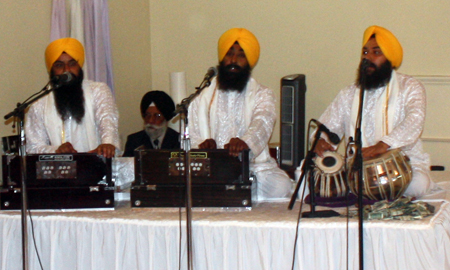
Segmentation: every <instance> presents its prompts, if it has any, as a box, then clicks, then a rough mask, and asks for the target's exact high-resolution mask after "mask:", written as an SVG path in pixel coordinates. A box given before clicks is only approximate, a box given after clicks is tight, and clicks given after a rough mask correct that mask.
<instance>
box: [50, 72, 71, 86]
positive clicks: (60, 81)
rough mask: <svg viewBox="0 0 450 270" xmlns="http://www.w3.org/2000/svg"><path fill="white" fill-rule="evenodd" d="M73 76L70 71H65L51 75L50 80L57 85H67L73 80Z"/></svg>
mask: <svg viewBox="0 0 450 270" xmlns="http://www.w3.org/2000/svg"><path fill="white" fill-rule="evenodd" d="M74 79H75V77H74V76H73V75H72V73H70V72H68V71H66V72H64V73H63V74H61V75H56V76H53V77H52V79H51V82H52V83H53V84H55V85H57V86H61V85H68V84H71V83H72V82H73V81H74Z"/></svg>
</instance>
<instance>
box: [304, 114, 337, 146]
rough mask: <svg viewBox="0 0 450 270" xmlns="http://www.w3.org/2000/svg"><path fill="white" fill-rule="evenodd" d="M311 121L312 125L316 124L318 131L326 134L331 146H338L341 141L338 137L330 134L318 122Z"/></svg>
mask: <svg viewBox="0 0 450 270" xmlns="http://www.w3.org/2000/svg"><path fill="white" fill-rule="evenodd" d="M311 121H313V122H314V123H316V125H317V128H318V131H317V132H319V131H323V132H325V133H326V134H327V136H328V139H329V140H330V142H332V143H333V144H338V143H339V142H340V141H341V139H340V138H339V136H338V135H337V134H336V133H333V132H331V131H330V130H329V129H328V128H327V127H326V126H325V125H324V124H322V123H320V122H319V121H318V120H316V119H311Z"/></svg>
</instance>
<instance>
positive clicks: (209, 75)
mask: <svg viewBox="0 0 450 270" xmlns="http://www.w3.org/2000/svg"><path fill="white" fill-rule="evenodd" d="M216 75H217V68H216V67H210V68H208V71H207V72H206V74H205V78H204V79H203V80H204V81H210V80H211V79H212V78H213V77H214V76H216Z"/></svg>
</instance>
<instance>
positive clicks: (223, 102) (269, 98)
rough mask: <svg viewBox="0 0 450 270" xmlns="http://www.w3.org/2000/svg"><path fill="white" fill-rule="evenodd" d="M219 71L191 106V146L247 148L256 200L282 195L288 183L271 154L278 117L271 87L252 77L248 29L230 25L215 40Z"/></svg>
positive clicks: (255, 54) (253, 44)
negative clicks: (274, 128)
mask: <svg viewBox="0 0 450 270" xmlns="http://www.w3.org/2000/svg"><path fill="white" fill-rule="evenodd" d="M218 47H219V48H218V51H219V62H220V64H219V68H218V70H219V73H218V76H217V77H216V78H214V79H213V80H212V81H211V85H210V86H209V87H208V88H205V89H204V90H203V91H202V92H201V93H200V95H199V96H198V97H197V98H195V99H194V101H193V102H192V104H191V105H190V106H189V114H188V118H189V121H188V124H189V132H190V136H191V145H192V148H200V149H215V148H224V149H228V150H229V152H230V154H231V155H233V156H237V155H238V154H239V153H240V152H241V151H242V150H244V149H250V170H251V171H252V172H253V173H255V175H256V177H257V185H253V187H255V186H256V187H257V194H258V198H257V199H258V200H264V199H270V198H285V197H288V196H289V195H290V194H291V190H292V182H291V180H290V179H289V177H288V175H287V174H286V173H285V172H284V171H282V170H281V169H280V168H279V167H278V165H277V163H276V161H275V160H274V159H273V158H272V157H271V156H270V154H269V147H268V143H269V139H270V136H271V135H272V131H273V127H274V125H275V120H276V111H275V96H274V94H273V91H272V90H271V89H269V88H267V87H265V86H263V85H261V84H259V83H258V82H257V81H255V79H253V78H252V77H251V70H252V69H253V67H254V66H255V65H256V62H257V61H258V58H259V43H258V40H257V39H256V37H255V36H254V35H253V34H252V33H251V32H250V31H248V30H247V29H243V28H234V29H230V30H228V31H227V32H225V33H224V34H223V35H222V36H221V37H220V39H219V46H218Z"/></svg>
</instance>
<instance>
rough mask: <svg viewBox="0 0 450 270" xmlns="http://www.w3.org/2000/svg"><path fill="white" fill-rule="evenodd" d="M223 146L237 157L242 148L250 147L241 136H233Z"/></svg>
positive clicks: (231, 154)
mask: <svg viewBox="0 0 450 270" xmlns="http://www.w3.org/2000/svg"><path fill="white" fill-rule="evenodd" d="M223 148H225V149H228V151H229V153H230V156H234V157H237V156H238V155H239V153H240V152H242V150H246V149H248V145H247V144H246V143H245V142H244V141H243V140H241V139H239V138H232V139H231V140H230V142H229V143H227V144H225V145H224V146H223Z"/></svg>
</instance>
